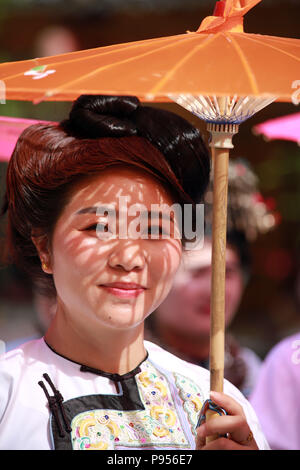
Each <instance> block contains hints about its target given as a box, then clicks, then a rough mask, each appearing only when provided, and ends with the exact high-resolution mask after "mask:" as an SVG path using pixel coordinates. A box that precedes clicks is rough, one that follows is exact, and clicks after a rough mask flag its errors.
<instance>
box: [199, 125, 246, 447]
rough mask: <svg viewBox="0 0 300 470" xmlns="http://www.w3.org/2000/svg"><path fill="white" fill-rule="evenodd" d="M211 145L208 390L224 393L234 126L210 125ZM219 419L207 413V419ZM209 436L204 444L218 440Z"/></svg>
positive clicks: (215, 415) (235, 129)
mask: <svg viewBox="0 0 300 470" xmlns="http://www.w3.org/2000/svg"><path fill="white" fill-rule="evenodd" d="M208 130H209V131H210V133H211V136H212V141H211V144H210V146H211V147H212V171H213V221H212V271H211V273H212V274H211V301H210V304H211V308H210V364H209V369H210V390H211V391H216V392H223V382H224V357H225V286H226V284H225V279H226V234H227V195H228V164H229V149H230V148H232V147H233V145H232V136H233V135H234V134H235V133H236V132H238V126H237V125H229V126H228V125H226V126H224V125H222V124H221V125H220V124H209V125H208ZM218 416H219V415H218V414H217V413H215V412H213V411H211V410H208V412H207V415H206V419H207V420H209V419H214V418H217V417H218ZM217 438H218V436H209V437H208V438H207V439H206V442H210V441H212V440H215V439H217Z"/></svg>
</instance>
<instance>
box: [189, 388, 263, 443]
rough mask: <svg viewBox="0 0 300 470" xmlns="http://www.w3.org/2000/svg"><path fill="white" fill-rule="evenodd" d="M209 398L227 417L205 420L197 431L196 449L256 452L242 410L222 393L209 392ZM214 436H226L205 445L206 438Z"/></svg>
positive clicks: (253, 440)
mask: <svg viewBox="0 0 300 470" xmlns="http://www.w3.org/2000/svg"><path fill="white" fill-rule="evenodd" d="M210 398H211V399H212V401H213V402H214V403H216V404H217V405H219V406H221V407H222V408H223V409H224V410H226V412H227V413H228V414H227V415H224V416H217V417H216V418H212V419H210V420H207V421H206V422H205V423H203V424H202V425H201V426H199V428H198V429H197V437H196V449H198V450H258V447H257V444H256V442H255V439H254V437H253V435H252V432H251V429H250V428H249V425H248V423H247V420H246V416H245V414H244V411H243V408H242V406H241V405H239V403H237V402H236V401H235V400H234V399H233V398H231V397H229V396H228V395H225V394H224V393H218V392H211V394H210ZM214 434H220V435H226V434H227V435H228V437H227V438H226V437H220V438H218V439H216V440H214V441H211V442H208V443H207V444H206V437H207V436H212V435H214Z"/></svg>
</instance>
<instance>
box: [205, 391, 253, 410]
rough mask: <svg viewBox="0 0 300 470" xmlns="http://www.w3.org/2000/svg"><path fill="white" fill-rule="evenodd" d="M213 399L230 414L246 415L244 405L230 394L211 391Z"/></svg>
mask: <svg viewBox="0 0 300 470" xmlns="http://www.w3.org/2000/svg"><path fill="white" fill-rule="evenodd" d="M210 397H211V399H212V400H213V401H214V402H215V403H216V404H217V405H219V406H221V407H222V408H224V410H226V412H227V413H228V414H229V415H242V416H245V413H244V410H243V407H242V406H241V405H240V404H239V403H238V402H237V401H236V400H234V399H233V398H231V397H230V396H229V395H226V394H225V393H221V392H214V391H212V392H210Z"/></svg>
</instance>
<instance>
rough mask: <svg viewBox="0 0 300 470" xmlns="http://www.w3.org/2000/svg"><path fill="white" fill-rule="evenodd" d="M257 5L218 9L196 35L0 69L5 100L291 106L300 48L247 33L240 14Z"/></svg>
mask: <svg viewBox="0 0 300 470" xmlns="http://www.w3.org/2000/svg"><path fill="white" fill-rule="evenodd" d="M259 1H261V0H230V1H228V0H227V1H226V2H218V3H217V8H216V10H215V12H214V16H211V17H208V18H205V19H204V21H203V22H202V24H201V26H200V27H199V29H198V30H197V31H196V32H188V33H185V34H181V35H176V36H171V37H162V38H156V39H150V40H143V41H137V42H131V43H126V44H118V45H113V46H108V47H101V48H95V49H89V50H83V51H78V52H71V53H67V54H61V55H57V56H51V57H46V58H38V59H33V60H26V61H18V62H11V63H4V64H0V79H1V80H2V81H3V82H4V84H5V87H6V99H9V100H10V99H14V100H31V101H40V100H51V101H52V100H67V101H68V100H74V99H76V98H77V97H78V95H80V94H82V93H88V94H98V93H99V92H101V93H104V94H130V95H138V96H139V97H140V98H141V99H142V100H151V101H152V100H156V101H165V100H168V96H169V95H170V94H172V95H174V94H175V95H179V94H190V95H193V96H198V95H209V96H210V95H215V94H216V93H217V94H218V96H228V95H234V96H256V97H257V96H259V97H261V96H262V95H267V96H268V97H269V96H270V95H271V96H274V97H276V99H279V100H284V101H286V100H288V101H290V95H291V93H292V91H293V90H292V89H291V86H292V81H293V80H296V79H297V78H299V60H300V41H299V40H297V39H288V38H280V37H272V36H263V35H259V34H248V33H244V32H243V26H242V24H243V15H244V14H245V12H246V11H248V10H249V9H250V8H251V7H252V6H254V5H255V4H257V3H258V2H259ZM239 5H245V6H244V7H239Z"/></svg>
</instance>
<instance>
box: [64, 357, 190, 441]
mask: <svg viewBox="0 0 300 470" xmlns="http://www.w3.org/2000/svg"><path fill="white" fill-rule="evenodd" d="M136 382H137V386H138V389H139V393H140V396H141V401H142V402H143V404H144V407H145V409H144V410H135V411H120V410H92V411H86V412H83V413H80V414H78V415H77V416H75V418H74V419H73V420H72V423H71V427H72V442H73V449H78V450H79V449H81V450H96V449H98V450H112V449H118V448H119V447H153V446H156V447H173V448H189V447H190V443H189V441H188V439H187V437H186V435H185V432H184V430H183V427H182V424H181V422H180V419H179V417H178V414H177V410H176V407H175V404H174V400H173V398H172V395H171V392H170V387H169V383H168V381H167V379H166V377H165V376H164V375H163V374H161V373H160V372H158V371H157V370H156V369H155V368H154V366H153V365H152V364H151V363H150V362H148V361H146V362H145V363H144V367H143V371H142V372H141V373H139V374H138V375H137V376H136Z"/></svg>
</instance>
